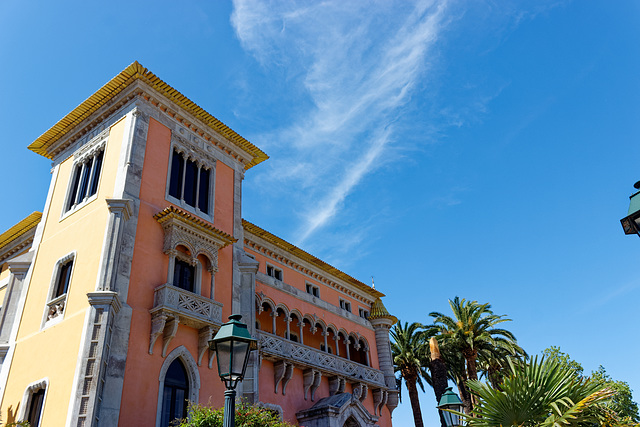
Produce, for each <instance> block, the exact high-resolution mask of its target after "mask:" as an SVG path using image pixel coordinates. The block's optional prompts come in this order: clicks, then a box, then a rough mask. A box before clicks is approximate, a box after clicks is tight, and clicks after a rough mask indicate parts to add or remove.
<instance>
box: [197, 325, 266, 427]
mask: <svg viewBox="0 0 640 427" xmlns="http://www.w3.org/2000/svg"><path fill="white" fill-rule="evenodd" d="M240 319H242V316H241V315H239V314H232V315H231V316H229V321H228V322H227V323H225V324H223V325H222V326H221V327H220V330H219V331H218V333H217V334H216V336H215V337H214V338H213V339H212V340H211V341H209V348H210V349H211V350H213V351H214V352H215V353H216V360H217V362H218V374H219V375H220V379H221V380H222V381H224V384H225V386H226V388H227V391H225V392H224V422H223V427H234V425H235V415H236V401H235V399H236V387H237V385H238V383H239V382H240V381H242V378H244V374H245V371H246V370H247V364H248V363H249V355H250V354H251V350H256V349H257V348H258V342H257V341H256V340H255V339H253V338H251V334H250V333H249V330H248V329H247V325H245V324H244V323H242V322H240Z"/></svg>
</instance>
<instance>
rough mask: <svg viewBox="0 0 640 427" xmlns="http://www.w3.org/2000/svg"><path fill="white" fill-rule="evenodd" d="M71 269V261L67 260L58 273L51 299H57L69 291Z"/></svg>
mask: <svg viewBox="0 0 640 427" xmlns="http://www.w3.org/2000/svg"><path fill="white" fill-rule="evenodd" d="M72 267H73V260H69V261H67V262H65V263H64V264H62V266H61V267H60V270H59V272H58V280H57V283H56V288H55V291H54V293H53V298H57V297H59V296H60V295H63V294H66V293H67V291H68V290H69V282H70V281H71V269H72Z"/></svg>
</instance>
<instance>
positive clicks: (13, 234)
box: [0, 212, 42, 248]
mask: <svg viewBox="0 0 640 427" xmlns="http://www.w3.org/2000/svg"><path fill="white" fill-rule="evenodd" d="M41 219H42V212H34V213H32V214H31V215H29V216H28V217H26V218H25V219H23V220H22V221H20V222H19V223H17V224H16V225H14V226H13V227H11V228H10V229H8V230H7V231H5V232H4V233H2V234H0V248H2V247H3V246H5V245H7V244H8V243H11V242H12V241H13V240H15V239H17V238H18V237H20V236H22V235H23V234H24V233H26V232H27V231H29V230H31V229H32V228H34V227H35V226H36V225H38V223H39V222H40V220H41Z"/></svg>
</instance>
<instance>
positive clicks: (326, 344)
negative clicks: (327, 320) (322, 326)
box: [322, 331, 329, 353]
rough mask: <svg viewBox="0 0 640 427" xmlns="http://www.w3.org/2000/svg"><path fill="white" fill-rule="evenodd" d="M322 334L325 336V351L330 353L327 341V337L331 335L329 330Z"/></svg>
mask: <svg viewBox="0 0 640 427" xmlns="http://www.w3.org/2000/svg"><path fill="white" fill-rule="evenodd" d="M322 336H323V337H324V351H325V352H327V353H329V344H328V342H327V337H328V336H329V332H327V331H324V332H323V333H322Z"/></svg>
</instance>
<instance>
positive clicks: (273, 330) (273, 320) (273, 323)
mask: <svg viewBox="0 0 640 427" xmlns="http://www.w3.org/2000/svg"><path fill="white" fill-rule="evenodd" d="M276 317H278V312H277V311H272V312H271V333H272V334H273V335H275V334H276ZM287 334H289V324H288V323H287Z"/></svg>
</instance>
